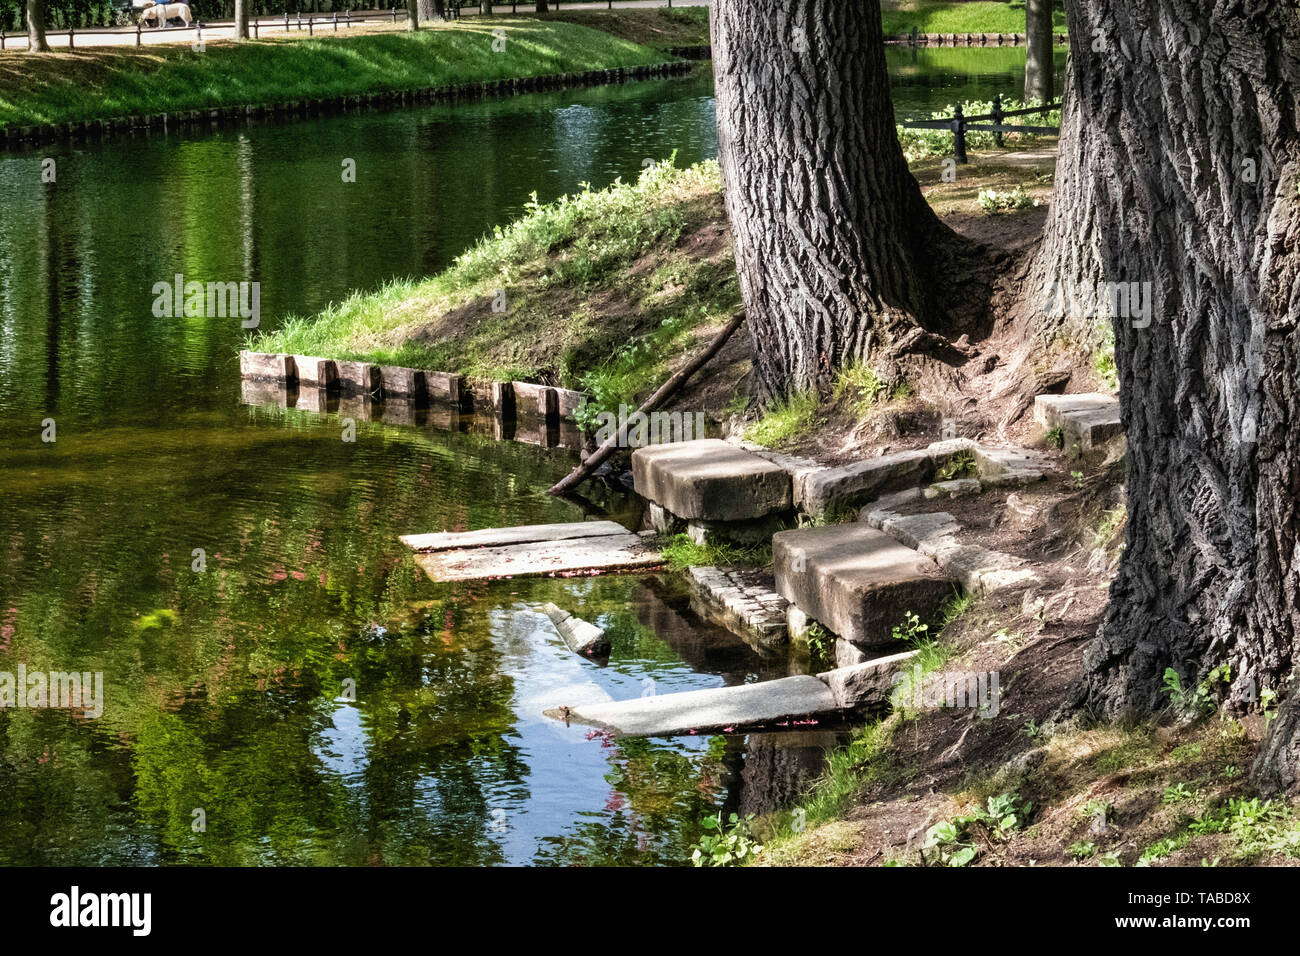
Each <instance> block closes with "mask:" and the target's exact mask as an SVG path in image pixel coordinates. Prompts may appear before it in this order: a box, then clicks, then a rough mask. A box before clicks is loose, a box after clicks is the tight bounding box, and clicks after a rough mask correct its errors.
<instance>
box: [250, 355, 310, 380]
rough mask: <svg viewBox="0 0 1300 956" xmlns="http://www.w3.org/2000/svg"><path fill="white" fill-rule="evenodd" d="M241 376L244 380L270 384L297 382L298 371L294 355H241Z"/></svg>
mask: <svg viewBox="0 0 1300 956" xmlns="http://www.w3.org/2000/svg"><path fill="white" fill-rule="evenodd" d="M239 374H240V375H241V376H242V377H244V378H250V379H256V380H262V381H269V382H296V381H297V380H298V369H297V366H296V365H295V364H294V361H293V356H292V355H281V354H277V353H274V352H249V351H247V350H245V351H242V352H240V353H239Z"/></svg>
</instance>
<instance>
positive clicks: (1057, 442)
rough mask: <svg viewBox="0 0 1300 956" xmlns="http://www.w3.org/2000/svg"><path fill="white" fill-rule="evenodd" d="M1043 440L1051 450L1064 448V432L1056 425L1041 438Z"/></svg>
mask: <svg viewBox="0 0 1300 956" xmlns="http://www.w3.org/2000/svg"><path fill="white" fill-rule="evenodd" d="M1043 440H1044V441H1045V442H1047V444H1048V445H1050V446H1051V447H1052V448H1064V447H1065V432H1063V431H1061V426H1060V425H1056V426H1054V427H1052V428H1049V429H1048V430H1047V434H1046V435H1044V436H1043Z"/></svg>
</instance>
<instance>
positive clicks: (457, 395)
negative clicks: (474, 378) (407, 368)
mask: <svg viewBox="0 0 1300 956" xmlns="http://www.w3.org/2000/svg"><path fill="white" fill-rule="evenodd" d="M424 388H425V395H426V397H427V399H428V401H429V402H430V403H431V404H438V405H450V406H452V407H453V408H460V407H461V403H462V401H463V397H462V393H463V392H464V387H463V380H462V378H461V377H460V376H459V375H456V374H453V373H452V372H432V371H429V370H427V369H426V370H425V371H424Z"/></svg>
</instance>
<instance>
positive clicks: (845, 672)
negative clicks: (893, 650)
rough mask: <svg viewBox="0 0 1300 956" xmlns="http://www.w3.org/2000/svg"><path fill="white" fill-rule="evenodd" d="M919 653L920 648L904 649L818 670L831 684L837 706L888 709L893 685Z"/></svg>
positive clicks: (820, 678) (858, 709) (846, 708)
mask: <svg viewBox="0 0 1300 956" xmlns="http://www.w3.org/2000/svg"><path fill="white" fill-rule="evenodd" d="M918 653H920V652H919V651H904V652H903V653H901V654H890V655H889V656H888V657H877V658H875V659H873V660H868V661H864V662H862V663H860V664H854V665H852V666H850V667H837V668H836V669H835V670H833V671H826V672H824V673H821V674H818V675H817V679H818V680H820V681H822V682H824V683H825V684H826V686H827V687H829V688H830V690H831V693H832V694H834V695H835V704H836V706H838V707H841V708H843V709H844V710H857V711H873V710H886V709H888V708H889V706H890V702H891V701H890V698H891V696H892V694H893V691H894V688H895V687H896V686H897V685H898V683H899V681H898V675H899V673H901V672H903V671H905V670H906V668H907V665H908V662H909V661H911V660H912V658H914V657H916V655H917V654H918Z"/></svg>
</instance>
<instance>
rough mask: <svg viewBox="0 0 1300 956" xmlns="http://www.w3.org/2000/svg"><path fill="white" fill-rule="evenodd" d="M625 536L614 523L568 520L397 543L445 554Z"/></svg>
mask: <svg viewBox="0 0 1300 956" xmlns="http://www.w3.org/2000/svg"><path fill="white" fill-rule="evenodd" d="M629 533H630V532H629V531H628V530H627V528H624V527H623V526H622V525H621V524H619V523H618V522H617V521H570V522H567V523H564V524H527V525H519V526H518V527H514V528H482V529H480V530H478V531H443V532H435V533H433V534H404V535H402V536H401V538H400V540H401V542H402V544H404V545H406V546H407V547H408V548H410V549H411V550H413V551H449V550H452V549H454V548H490V547H501V546H504V545H511V544H530V543H533V542H542V541H567V540H571V539H574V538H597V537H603V536H608V535H626V534H629Z"/></svg>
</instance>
